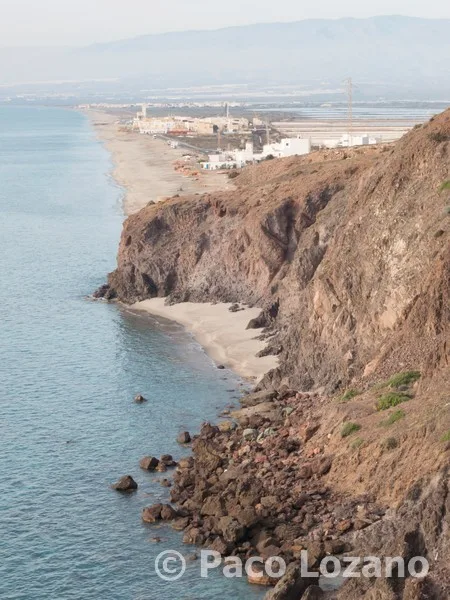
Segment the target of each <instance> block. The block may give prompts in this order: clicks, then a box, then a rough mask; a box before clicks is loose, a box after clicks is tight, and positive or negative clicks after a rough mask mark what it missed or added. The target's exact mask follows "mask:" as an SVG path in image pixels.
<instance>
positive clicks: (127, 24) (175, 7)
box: [0, 0, 450, 46]
mask: <svg viewBox="0 0 450 600" xmlns="http://www.w3.org/2000/svg"><path fill="white" fill-rule="evenodd" d="M0 8H1V12H0V14H1V19H0V45H2V46H35V45H39V46H46V45H52V46H54V45H61V44H63V45H83V44H89V43H93V42H103V41H111V40H117V39H121V38H127V37H133V36H136V35H142V34H146V33H160V32H164V31H175V30H186V29H212V28H218V27H222V26H227V25H243V24H246V23H259V22H264V21H266V22H267V21H269V22H273V21H294V20H299V19H307V18H315V17H316V18H336V17H344V16H346V17H368V16H374V15H381V14H402V15H409V16H420V17H430V18H432V17H448V18H450V2H449V1H448V0H377V1H376V2H368V1H367V0H366V1H364V0H363V1H361V0H340V1H339V2H338V1H336V0H315V1H312V0H309V1H308V2H305V1H303V2H302V1H301V0H209V1H208V0H0Z"/></svg>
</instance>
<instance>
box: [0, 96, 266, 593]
mask: <svg viewBox="0 0 450 600" xmlns="http://www.w3.org/2000/svg"><path fill="white" fill-rule="evenodd" d="M109 161H110V158H109V155H108V154H107V152H106V151H105V150H104V148H103V147H102V145H101V144H100V143H99V142H98V141H97V140H96V139H95V136H94V134H93V132H92V131H91V129H90V127H89V124H88V122H87V120H86V118H85V117H84V116H83V115H81V114H78V113H76V112H70V111H64V110H59V109H39V108H1V109H0V243H1V246H0V248H1V249H0V383H1V385H0V474H1V480H2V491H1V494H0V535H1V537H0V540H1V542H0V598H1V599H2V600H3V599H8V600H13V599H14V600H16V599H20V600H66V599H72V598H73V599H77V600H115V599H119V598H120V599H121V600H138V599H139V600H147V599H148V600H160V599H161V600H165V599H169V598H170V599H174V600H184V599H186V600H187V599H189V600H194V599H203V598H204V599H208V600H211V599H213V598H233V599H238V600H239V599H244V598H245V599H247V598H260V597H261V596H262V591H261V590H260V589H257V588H254V587H250V586H247V585H246V584H245V583H244V582H243V581H238V580H228V579H225V578H224V577H221V576H218V575H216V574H214V575H213V576H211V577H210V578H209V579H202V578H201V577H200V572H199V571H200V567H199V563H198V562H194V563H189V564H188V568H187V572H186V574H185V575H184V577H183V578H181V579H180V580H178V581H177V582H175V583H167V582H165V581H162V580H161V579H159V578H158V577H157V575H156V574H155V569H154V558H155V556H156V555H157V554H158V553H160V552H161V551H163V550H166V549H178V550H181V551H182V552H183V553H185V554H186V553H189V552H192V551H193V548H189V547H186V546H183V545H182V544H181V539H180V534H178V533H176V532H174V531H172V530H171V529H170V528H168V527H165V528H164V527H163V528H159V529H154V528H153V529H152V528H151V527H150V526H145V525H144V524H142V523H141V520H140V511H141V508H142V507H143V506H145V505H147V504H150V503H153V502H155V501H158V500H159V499H164V498H166V496H165V494H166V493H167V492H166V491H165V489H164V488H162V487H161V486H160V485H159V484H158V483H157V482H155V479H156V477H155V476H154V475H151V474H147V473H145V472H144V471H141V470H140V469H139V467H138V461H139V459H140V458H141V457H142V456H144V455H146V454H155V455H157V456H159V455H160V454H163V453H172V454H174V456H175V457H179V456H181V455H182V454H183V452H182V450H181V448H180V447H179V446H177V444H176V443H175V438H176V435H177V433H178V431H179V430H180V429H188V430H191V431H194V430H196V429H198V428H199V426H200V424H201V422H202V421H203V420H208V419H214V418H215V417H216V415H217V412H218V410H219V409H220V408H221V407H223V406H224V405H225V404H227V403H229V402H230V398H231V397H233V396H235V395H236V389H238V387H239V381H238V380H237V379H236V378H235V377H234V376H233V375H232V374H230V373H229V372H227V371H219V370H217V369H216V368H214V365H213V364H212V363H211V361H210V360H209V359H208V358H207V357H206V356H205V355H204V353H203V352H202V350H201V349H200V348H199V347H198V346H197V345H196V344H195V343H193V342H192V341H191V339H190V338H189V337H188V336H186V335H185V334H184V333H183V332H182V331H181V330H180V329H179V328H178V327H176V326H171V327H168V328H166V329H164V328H162V327H161V326H159V325H157V324H155V323H154V322H152V321H151V320H150V319H148V318H145V317H143V316H139V315H134V314H131V313H129V312H127V311H124V310H122V309H120V308H119V307H116V306H113V305H108V304H106V303H101V302H91V301H89V300H87V299H86V296H87V295H88V294H89V293H90V292H92V291H93V290H94V289H95V288H96V287H97V286H98V285H100V284H101V283H102V282H103V281H104V278H105V274H106V273H107V272H108V271H110V270H111V269H112V268H113V267H114V261H115V255H116V251H117V244H118V239H119V235H120V229H121V223H122V215H121V210H120V198H121V191H120V189H118V188H117V187H116V186H115V185H114V182H113V181H112V180H111V179H110V177H109V176H108V173H109V171H110V168H111V165H110V162H109ZM137 393H143V394H144V395H145V396H147V397H148V398H149V400H150V401H149V402H148V403H147V404H145V405H136V404H134V403H133V402H132V399H133V397H134V395H135V394H137ZM126 473H130V474H132V475H133V476H134V477H135V479H136V480H137V481H138V483H139V491H138V492H137V493H136V494H133V495H130V496H123V495H120V494H118V493H117V492H114V491H112V490H111V489H110V487H109V486H110V484H111V483H112V482H114V481H115V480H116V479H117V478H118V477H119V476H121V475H124V474H126ZM155 535H158V536H160V537H161V538H163V542H162V543H160V544H153V543H151V541H150V538H151V537H153V536H155Z"/></svg>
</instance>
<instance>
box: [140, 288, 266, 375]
mask: <svg viewBox="0 0 450 600" xmlns="http://www.w3.org/2000/svg"><path fill="white" fill-rule="evenodd" d="M230 306H231V305H230V304H198V303H193V302H182V303H180V304H174V305H170V306H167V305H166V304H165V299H164V298H152V299H151V300H143V301H142V302H137V303H136V304H133V305H132V306H131V308H132V309H136V310H144V311H146V312H148V313H149V314H151V315H154V316H156V317H163V318H165V319H170V320H172V321H176V322H177V323H179V324H180V325H183V326H184V327H185V328H186V330H187V331H189V332H190V333H192V335H193V336H194V337H195V339H196V340H197V341H198V342H199V344H201V345H202V346H203V348H204V349H205V351H206V352H207V353H208V354H209V356H210V357H211V358H212V359H213V360H214V361H215V362H216V363H217V364H222V365H224V366H226V367H229V368H230V369H232V370H233V371H235V372H236V373H238V374H239V375H240V376H241V377H244V378H245V379H249V380H252V381H254V382H256V381H259V380H260V379H261V378H262V376H263V375H264V374H265V373H267V372H268V371H270V369H273V368H275V367H277V365H278V359H277V357H276V356H264V357H261V358H258V357H257V356H256V354H257V353H258V352H259V351H260V350H262V349H263V348H264V347H265V345H266V344H265V342H263V341H261V340H258V339H256V338H257V337H258V335H259V334H260V333H261V330H258V329H246V327H247V325H248V322H249V321H250V319H253V318H255V317H257V316H258V315H259V313H260V312H261V310H260V309H259V308H245V309H244V310H240V311H238V312H230V311H229V310H228V309H229V307H230Z"/></svg>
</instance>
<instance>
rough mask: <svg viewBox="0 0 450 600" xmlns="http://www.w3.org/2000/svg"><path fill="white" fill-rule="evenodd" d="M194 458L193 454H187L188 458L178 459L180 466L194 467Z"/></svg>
mask: <svg viewBox="0 0 450 600" xmlns="http://www.w3.org/2000/svg"><path fill="white" fill-rule="evenodd" d="M194 464H195V463H194V459H193V458H192V456H187V457H186V458H181V459H180V460H179V461H178V468H179V469H192V468H193V466H194Z"/></svg>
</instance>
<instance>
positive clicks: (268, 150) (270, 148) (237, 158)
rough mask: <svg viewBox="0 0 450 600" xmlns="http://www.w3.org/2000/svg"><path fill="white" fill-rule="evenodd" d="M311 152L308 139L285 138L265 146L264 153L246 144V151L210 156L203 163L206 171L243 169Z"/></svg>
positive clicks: (249, 143)
mask: <svg viewBox="0 0 450 600" xmlns="http://www.w3.org/2000/svg"><path fill="white" fill-rule="evenodd" d="M309 152H311V141H310V140H309V139H308V138H300V137H297V138H283V139H282V140H280V141H279V142H276V143H269V144H265V145H264V146H263V150H262V152H259V153H255V152H254V148H253V144H252V142H247V143H246V144H245V149H244V150H230V151H228V152H217V153H214V154H210V155H208V160H207V161H205V162H203V164H202V166H203V168H204V169H207V170H209V171H214V170H216V169H235V168H237V169H241V168H242V167H244V166H245V165H247V164H250V163H254V162H260V161H261V160H266V159H268V158H284V157H287V156H301V155H303V154H308V153H309Z"/></svg>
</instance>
